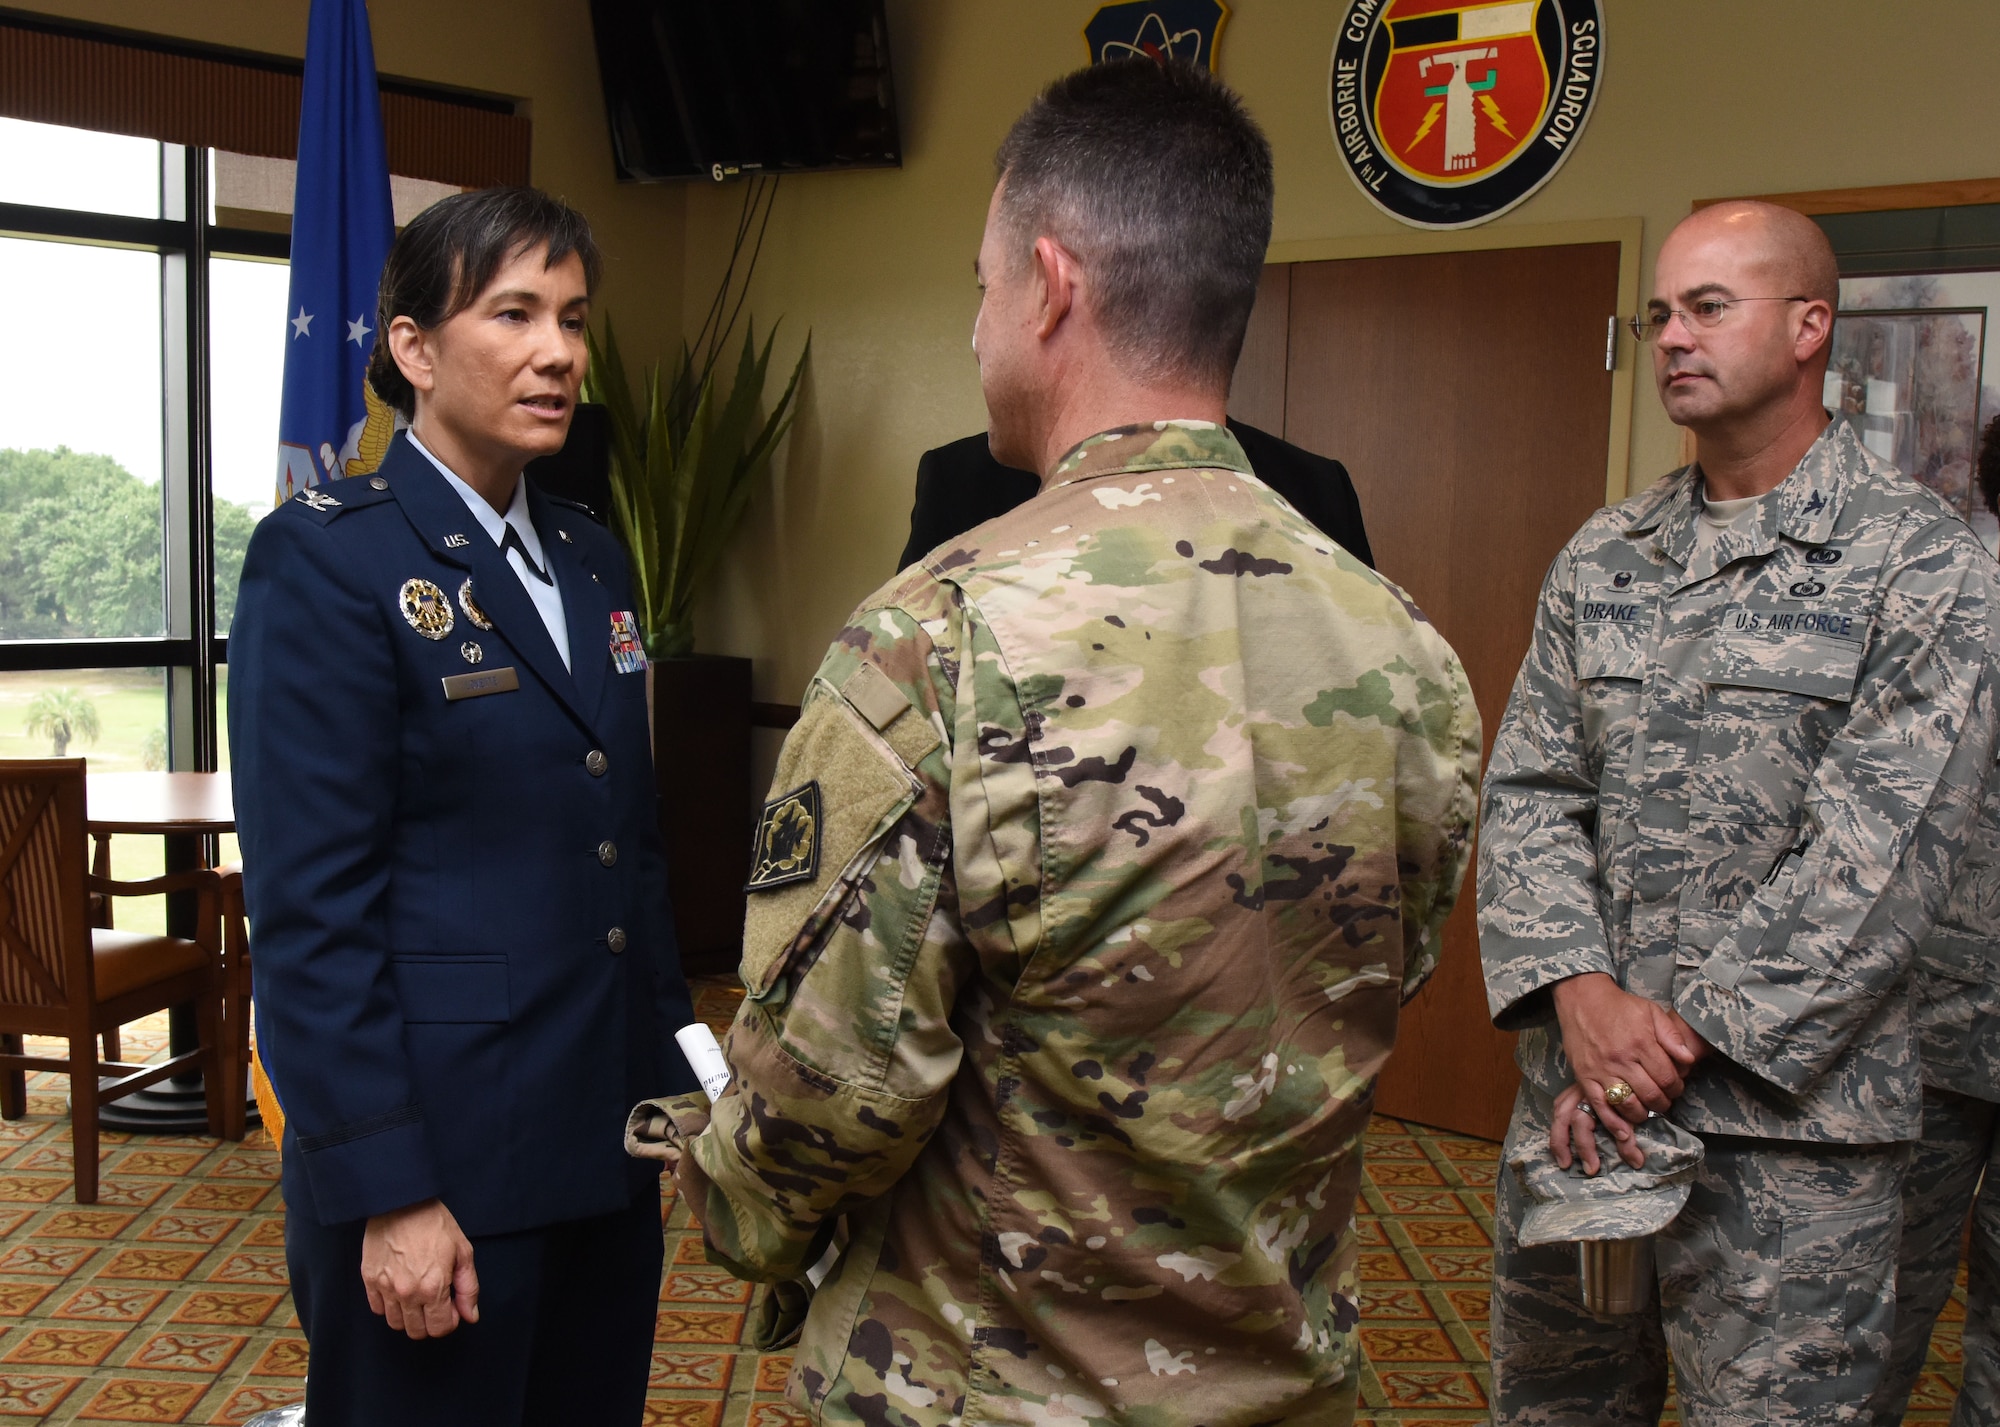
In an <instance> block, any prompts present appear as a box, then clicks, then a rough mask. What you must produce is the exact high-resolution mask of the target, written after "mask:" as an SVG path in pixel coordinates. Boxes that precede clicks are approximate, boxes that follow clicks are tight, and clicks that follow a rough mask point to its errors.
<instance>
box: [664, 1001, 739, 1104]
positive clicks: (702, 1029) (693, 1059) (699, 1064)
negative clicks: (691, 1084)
mask: <svg viewBox="0 0 2000 1427" xmlns="http://www.w3.org/2000/svg"><path fill="white" fill-rule="evenodd" d="M674 1043H675V1044H676V1045H678V1046H679V1047H680V1048H681V1054H682V1055H684V1056H686V1057H687V1063H688V1066H689V1068H690V1069H692V1070H693V1071H694V1078H695V1079H697V1080H699V1081H700V1082H701V1088H702V1093H703V1094H705V1095H707V1096H708V1103H709V1104H711V1105H713V1104H714V1103H715V1102H716V1101H718V1100H720V1099H721V1098H722V1092H723V1091H725V1090H727V1089H728V1088H729V1062H728V1061H726V1060H724V1059H723V1058H722V1047H721V1046H719V1045H717V1044H716V1043H715V1032H714V1031H712V1030H710V1029H709V1028H708V1027H707V1026H705V1025H703V1024H702V1023H701V1022H700V1021H696V1022H695V1023H694V1024H693V1025H691V1026H682V1027H681V1028H680V1029H679V1030H677V1031H675V1032H674Z"/></svg>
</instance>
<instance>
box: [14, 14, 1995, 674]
mask: <svg viewBox="0 0 2000 1427" xmlns="http://www.w3.org/2000/svg"><path fill="white" fill-rule="evenodd" d="M25 3H27V4H28V5H29V6H31V7H32V8H35V9H39V10H44V11H47V12H50V13H55V14H62V15H67V16H72V17H75V18H79V19H87V20H94V21H99V22H102V23H107V24H113V25H121V26H125V27H128V28H132V29H140V30H153V31H158V32H165V33H170V34H175V35H180V36H185V37H187V38H191V39H198V40H206V41H211V42H216V43H223V44H231V45H238V46H242V47H245V48H249V49H256V50H264V51H269V52H274V53H282V54H297V53H299V52H300V50H301V47H302V45H303V41H304V36H305V19H306V0H25ZM888 4H889V15H890V30H891V37H892V41H893V45H894V48H895V68H896V79H897V85H898V96H899V101H900V105H901V111H902V123H903V133H904V144H905V152H906V159H905V164H904V167H903V168H902V169H901V170H893V171H883V172H854V173H829V174H813V175H799V176H794V177H792V178H788V179H786V180H785V181H784V186H783V188H782V190H781V192H780V196H779V201H778V208H777V213H776V217H775V219H774V221H773V223H772V228H771V235H770V239H769V242H768V244H767V247H766V250H765V254H764V262H763V268H762V270H761V271H760V273H759V276H758V280H757V285H756V289H755V291H754V293H753V296H752V306H753V309H754V312H755V314H756V316H757V318H758V319H759V320H760V321H761V322H765V323H768V322H769V321H771V320H772V319H774V318H778V317H781V316H782V318H783V319H784V326H783V328H782V331H781V335H780V342H779V353H780V361H781V364H783V363H784V362H785V361H786V360H787V359H788V358H789V357H790V356H791V355H793V354H795V353H796V352H797V350H798V348H797V344H798V342H799V341H800V340H801V339H802V337H803V335H804V333H805V332H806V330H807V329H808V328H810V329H811V331H812V334H813V360H812V364H811V367H810V371H809V375H808V378H807V381H806V383H805V386H804V390H803V399H802V402H801V406H800V414H799V421H798V425H797V427H796V428H795V434H794V436H793V438H792V440H791V443H790V447H789V449H788V450H787V451H786V452H785V453H783V455H782V456H781V459H780V464H779V470H778V473H777V474H778V481H777V485H776V489H775V490H774V491H773V492H772V494H771V496H770V497H769V498H766V499H760V501H759V502H758V503H757V505H756V506H755V507H754V508H753V509H752V511H751V513H750V516H749V518H748V520H747V522H746V528H745V530H744V531H743V533H742V535H741V536H740V537H739V539H738V541H737V544H736V548H735V551H734V552H733V558H732V559H731V561H730V562H729V568H728V570H727V571H726V572H725V574H724V576H723V577H722V579H721V580H720V581H718V584H717V588H716V589H715V591H714V592H713V593H712V595H711V596H710V598H709V599H708V600H707V601H706V603H705V607H704V611H703V615H704V618H703V623H702V647H703V648H705V649H707V650H710V651H714V652H725V653H739V654H748V655H751V656H753V657H754V658H755V659H756V661H757V689H758V697H760V698H766V699H777V700H792V699H796V698H797V697H798V695H799V693H800V691H801V690H802V688H803V686H804V684H805V681H806V680H807V679H808V678H809V677H810V675H811V672H812V669H813V667H814V665H815V664H816V663H817V661H818V658H819V655H820V652H821V651H822V650H823V649H824V647H825V645H826V642H827V640H828V638H829V637H830V636H831V635H832V633H833V631H834V630H835V628H836V627H837V626H838V624H839V622H840V620H841V618H842V617H843V616H844V615H845V614H846V612H847V611H848V610H849V609H850V608H851V607H852V605H853V604H854V603H855V602H856V601H857V600H858V599H860V598H861V597H862V596H864V595H865V594H867V592H868V591H869V590H870V589H872V588H873V587H874V586H875V585H876V584H878V583H880V582H881V581H882V580H883V579H884V578H886V577H887V576H888V575H889V574H890V573H892V567H893V564H894V561H895V558H896V554H897V552H898V551H899V550H900V548H901V546H902V542H903V538H904V535H905V534H906V531H907V518H908V511H909V501H910V490H911V482H912V478H913V476H914V473H915V468H916V461H917V457H918V455H919V454H920V453H921V452H922V451H923V450H924V449H925V448H926V447H929V446H932V445H936V444H938V443H939V442H942V441H945V440H949V439H951V438H953V437H956V436H961V435H965V434H968V433H971V432H974V431H978V430H980V429H982V428H983V427H984V425H985V417H984V412H983V409H982V407H981V404H980V400H979V390H978V382H977V377H976V374H975V371H974V367H973V362H972V357H971V353H970V351H969V349H968V342H969V338H970V335H971V326H972V316H973V310H974V307H975V305H976V302H977V291H976V289H975V287H974V285H973V281H972V273H971V260H972V255H973V252H974V250H975V248H976V247H977V244H978V239H979V232H980V226H981V223H982V220H983V217H984V213H985V205H986V198H987V194H988V191H989V188H990V182H991V178H990V163H991V156H992V152H993V149H994V147H995V145H996V144H997V143H998V142H999V140H1000V138H1001V136H1002V134H1003V133H1004V132H1005V129H1006V126H1007V124H1008V122H1009V121H1010V120H1011V119H1012V118H1013V116H1014V115H1015V114H1016V113H1017V112H1018V111H1019V110H1020V108H1021V107H1022V106H1023V105H1024V104H1025V103H1026V102H1027V100H1028V99H1029V98H1030V97H1031V96H1032V94H1033V93H1034V91H1035V89H1036V88H1037V87H1038V86H1039V85H1040V84H1042V83H1043V82H1045V81H1046V80H1048V79H1050V78H1052V77H1053V76H1055V75H1056V74H1059V73H1061V72H1063V71H1064V70H1066V69H1069V68H1071V67H1073V66H1075V65H1076V64H1079V63H1081V62H1082V60H1083V59H1084V58H1085V54H1084V46H1083V42H1082V39H1081V37H1080V29H1081V26H1082V24H1083V21H1084V20H1085V19H1086V18H1087V16H1088V15H1089V13H1090V12H1091V11H1092V10H1093V9H1094V8H1095V4H1096V0H1010V3H1006V4H997V3H993V0H888ZM1233 9H1234V15H1233V17H1232V19H1231V20H1230V22H1229V27H1228V30H1227V32H1226V34H1225V37H1224V41H1223V46H1222V73H1223V75H1224V77H1225V78H1227V79H1228V80H1229V81H1230V82H1231V83H1232V84H1234V85H1236V86H1237V87H1238V88H1239V89H1240V90H1242V92H1243V93H1244V95H1245V96H1246V97H1247V99H1248V100H1249V103H1250V105H1251V107H1252V109H1253V110H1254V111H1255V112H1256V114H1257V116H1258V117H1259V119H1260V120H1262V122H1263V123H1264V125H1265V127H1266V128H1267V130H1268V131H1269V132H1270V135H1271V138H1272V141H1273V144H1274V145H1275V147H1276V150H1277V159H1278V210H1277V230H1276V238H1277V240H1278V241H1279V242H1282V243H1294V244H1295V243H1302V242H1309V241H1312V240H1318V239H1338V240H1350V241H1352V240H1363V241H1365V242H1368V243H1371V244H1376V245H1379V248H1380V250H1381V251H1395V250H1397V249H1398V248H1399V247H1409V246H1412V245H1414V244H1416V243H1419V242H1421V241H1422V238H1421V237H1420V236H1419V235H1417V234H1416V233H1415V232H1414V230H1410V229H1406V228H1402V227H1400V226H1399V225H1397V224H1396V223H1395V222H1394V221H1392V220H1391V219H1389V218H1387V217H1385V216H1383V215H1382V214H1381V213H1379V212H1378V211H1377V210H1376V209H1374V208H1373V207H1372V206H1370V205H1369V204H1368V203H1367V202H1366V200H1364V199H1363V198H1362V197H1361V195H1360V193H1359V192H1358V191H1357V190H1356V189H1355V187H1354V185H1353V184H1352V183H1351V182H1350V181H1349V179H1348V178H1347V177H1346V175H1345V173H1344V172H1343V171H1342V170H1341V169H1340V167H1339V166H1338V164H1337V161H1336V158H1335V153H1334V148H1333V144H1332V140H1331V138H1330V137H1329V134H1328V130H1327V118H1326V90H1325V83H1326V75H1327V62H1328V56H1329V52H1330V50H1331V47H1332V42H1333V34H1334V29H1335V27H1336V25H1337V23H1338V19H1339V16H1340V14H1341V13H1342V12H1343V11H1344V9H1345V6H1344V5H1342V4H1339V3H1337V0H1234V5H1233ZM1606 9H1607V11H1608V15H1607V23H1606V70H1605V80H1604V88H1603V91H1602V94H1601V97H1600V100H1599V102H1598V106H1597V112H1596V114H1595V116H1594V117H1593V119H1592V121H1591V125H1590V128H1589V129H1588V131H1587V132H1586V134H1585V136H1584V138H1583V139H1582V141H1581V143H1580V144H1579V146H1578V148H1577V150H1576V152H1575V154H1574V156H1573V157H1572V158H1571V160H1570V161H1569V163H1568V164H1567V165H1566V166H1565V167H1564V168H1563V170H1562V171H1561V172H1560V173H1559V174H1558V175H1557V176H1556V178H1555V179H1554V180H1553V181H1552V182H1551V183H1550V184H1549V185H1548V186H1547V187H1546V188H1544V189H1543V190H1542V191H1541V192H1540V193H1539V194H1537V195H1536V196H1535V197H1534V198H1533V199H1531V200H1530V201H1529V202H1528V203H1526V204H1524V205H1523V206H1522V207H1521V208H1519V209H1517V210H1516V211H1515V212H1514V213H1512V214H1510V215H1509V216H1508V217H1506V218H1503V219H1501V220H1499V222H1497V223H1496V224H1494V225H1492V228H1491V233H1492V235H1493V236H1494V238H1495V239H1496V240H1499V239H1501V238H1502V237H1503V236H1504V233H1505V231H1506V230H1507V229H1508V228H1509V227H1536V228H1541V227H1543V226H1545V225H1549V224H1559V223H1566V222H1582V221H1587V220H1600V219H1606V218H1627V219H1629V218H1638V219H1640V220H1642V222H1643V225H1644V249H1645V253H1646V255H1647V262H1648V264H1650V259H1651V254H1652V253H1653V252H1654V251H1655V250H1656V249H1657V247H1658V245H1659V242H1660V239H1661V237H1662V236H1663V235H1664V234H1665V232H1666V230H1667V229H1668V228H1669V227H1671V226H1672V224H1673V223H1674V222H1675V221H1676V220H1677V219H1678V218H1679V217H1681V216H1682V215H1683V214H1685V213H1686V212H1687V209H1688V205H1689V203H1690V202H1691V201H1692V200H1694V199H1695V198H1698V197H1710V196H1716V195H1721V194H1729V193H1752V192H1769V191H1774V190H1792V189H1805V188H1827V187H1841V186H1849V185H1863V184H1886V183H1899V182H1908V181H1913V180H1918V179H1943V178H1970V177H1989V176H1993V175H1995V174H2000V104H1996V103H1995V102H1994V100H1993V85H1992V80H1991V77H1990V71H1991V66H1992V60H1993V57H1994V56H1995V55H1996V54H2000V4H1994V3H1992V0H1925V3H1923V4H1920V5H1908V4H1905V5H1884V4H1881V3H1879V0H1877V2H1876V3H1862V0H1671V3H1669V0H1606ZM585 13H586V7H585V4H584V0H374V3H373V5H372V15H373V23H374V33H375V44H376V54H377V60H378V63H379V64H380V65H381V67H382V69H383V70H384V71H385V72H388V73H393V74H398V75H404V76H408V77H411V78H416V79H426V80H433V81H437V82H440V83H446V84H455V85H461V86H466V87H470V88H476V89H482V90H489V91H494V92H498V93H502V94H508V95H514V96H518V97H523V98H526V99H528V100H530V101H531V102H532V105H533V115H534V120H535V155H534V169H535V178H536V181H537V182H539V183H541V184H543V185H544V186H546V187H549V188H552V189H554V190H556V191H558V192H561V193H564V194H566V195H567V196H568V197H570V198H571V199H572V200H574V201H576V202H577V203H578V204H579V205H581V206H582V207H583V208H584V209H585V210H586V211H587V212H588V213H589V214H590V215H591V217H592V219H593V221H594V222H595V223H596V225H597V227H598V231H599V234H600V236H601V238H602V239H603V241H604V244H605V247H606V249H607V250H608V252H609V254H610V256H611V276H610V279H609V282H608V284H607V287H606V290H605V293H604V305H605V306H606V307H607V308H608V309H610V310H612V311H613V312H615V313H616V315H617V317H618V321H619V326H620V330H621V333H623V334H624V342H625V346H626V350H627V354H628V356H629V357H631V358H633V359H635V360H636V359H642V358H651V357H656V356H657V355H658V354H659V353H660V352H661V351H663V350H665V349H666V347H667V344H668V340H669V338H670V336H671V335H673V334H675V333H676V332H677V331H678V330H679V328H680V326H681V323H682V319H683V314H685V315H686V321H687V322H688V323H689V324H690V325H691V324H692V323H694V322H698V321H699V319H700V316H701V313H702V311H703V310H704V309H705V308H706V305H707V297H708V294H709V292H710V290H711V288H712V285H713V283H714V281H715V279H716V277H717V276H718V275H719V272H720V265H721V261H722V251H723V245H724V243H725V242H726V239H727V235H728V232H729V230H730V228H731V226H732V225H733V222H734V219H735V214H736V208H737V204H738V202H739V201H740V197H741V190H740V189H738V188H735V187H730V188H724V189H716V188H713V187H711V186H709V185H707V184H691V185H688V186H686V187H675V186H664V187H648V188H637V187H622V188H621V187H619V186H617V185H616V184H614V183H613V182H612V180H611V171H610V160H609V155H608V149H607V141H606V138H605V131H604V118H603V111H602V104H601V100H600V97H599V91H598V85H597V76H596V70H595V65H594V63H593V60H592V55H591V49H590V39H589V32H588V28H587V21H586V19H585ZM683 252H685V261H683ZM1644 280H1646V281H1650V272H1647V273H1646V274H1644ZM1493 345H1494V358H1495V360H1505V358H1506V334H1505V333H1504V332H1496V333H1494V334H1493ZM1631 359H1632V352H1631V349H1630V345H1629V343H1627V344H1626V345H1625V347H1624V349H1623V353H1622V355H1621V360H1622V361H1628V362H1629V361H1630V360H1631ZM1633 408H1634V409H1633V411H1632V412H1631V417H1632V421H1631V431H1632V436H1631V464H1632V470H1633V473H1634V481H1635V483H1640V484H1643V483H1644V482H1645V481H1648V480H1650V479H1652V478H1653V477H1654V476H1656V475H1657V474H1659V473H1660V472H1661V471H1663V470H1665V469H1666V468H1667V467H1668V466H1670V465H1672V464H1673V462H1674V460H1675V455H1676V451H1677V433H1676V432H1675V431H1674V429H1673V428H1672V427H1671V426H1670V425H1668V423H1667V422H1666V421H1665V419H1664V418H1663V417H1662V416H1661V415H1660V411H1659V407H1658V403H1657V402H1656V401H1655V399H1654V397H1653V395H1652V392H1651V390H1650V386H1649V384H1647V383H1646V382H1644V381H1641V382H1640V383H1638V385H1637V390H1636V394H1635V397H1634V398H1633ZM1335 454H1338V453H1335Z"/></svg>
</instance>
